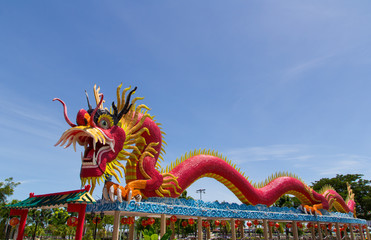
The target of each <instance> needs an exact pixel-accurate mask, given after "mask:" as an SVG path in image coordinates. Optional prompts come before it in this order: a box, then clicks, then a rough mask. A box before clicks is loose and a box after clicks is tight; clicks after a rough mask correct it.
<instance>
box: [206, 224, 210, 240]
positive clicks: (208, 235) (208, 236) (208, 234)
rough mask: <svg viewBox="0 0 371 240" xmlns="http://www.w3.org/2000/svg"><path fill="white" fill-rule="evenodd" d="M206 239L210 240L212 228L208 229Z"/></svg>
mask: <svg viewBox="0 0 371 240" xmlns="http://www.w3.org/2000/svg"><path fill="white" fill-rule="evenodd" d="M206 239H210V227H208V228H206Z"/></svg>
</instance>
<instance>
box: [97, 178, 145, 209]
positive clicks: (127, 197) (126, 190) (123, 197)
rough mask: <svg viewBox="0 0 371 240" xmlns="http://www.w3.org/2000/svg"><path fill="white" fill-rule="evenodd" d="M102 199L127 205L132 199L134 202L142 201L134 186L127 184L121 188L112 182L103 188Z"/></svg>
mask: <svg viewBox="0 0 371 240" xmlns="http://www.w3.org/2000/svg"><path fill="white" fill-rule="evenodd" d="M103 198H104V199H105V200H110V201H112V202H114V201H116V200H117V201H119V202H123V201H127V203H128V204H129V203H130V201H131V200H132V199H134V200H135V201H136V202H140V201H141V200H142V195H141V192H140V191H139V190H137V189H135V186H132V185H130V184H128V185H127V186H125V187H122V186H120V185H118V184H116V183H113V182H107V183H106V184H105V186H104V188H103Z"/></svg>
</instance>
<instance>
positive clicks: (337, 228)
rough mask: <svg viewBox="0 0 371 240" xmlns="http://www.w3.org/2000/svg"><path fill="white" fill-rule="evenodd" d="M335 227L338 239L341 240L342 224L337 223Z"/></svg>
mask: <svg viewBox="0 0 371 240" xmlns="http://www.w3.org/2000/svg"><path fill="white" fill-rule="evenodd" d="M335 227H336V238H337V239H339V240H340V239H341V234H340V224H339V223H338V222H337V223H335Z"/></svg>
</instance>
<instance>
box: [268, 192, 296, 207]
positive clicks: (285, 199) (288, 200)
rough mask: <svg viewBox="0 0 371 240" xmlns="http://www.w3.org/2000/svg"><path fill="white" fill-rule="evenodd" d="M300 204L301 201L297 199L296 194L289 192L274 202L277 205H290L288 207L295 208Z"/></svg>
mask: <svg viewBox="0 0 371 240" xmlns="http://www.w3.org/2000/svg"><path fill="white" fill-rule="evenodd" d="M299 205H301V202H300V201H299V199H297V198H296V197H294V196H290V195H287V194H285V195H283V196H281V197H280V198H279V199H278V200H277V201H276V202H275V203H274V206H275V207H288V208H291V207H294V208H297V207H298V206H299Z"/></svg>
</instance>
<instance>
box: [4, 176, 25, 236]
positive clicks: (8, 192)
mask: <svg viewBox="0 0 371 240" xmlns="http://www.w3.org/2000/svg"><path fill="white" fill-rule="evenodd" d="M19 184H20V183H19V182H14V181H13V178H12V177H10V178H7V179H5V181H4V182H0V239H3V238H4V237H5V236H4V234H5V228H6V226H7V221H8V219H9V209H5V208H3V207H4V206H5V205H6V204H8V197H10V196H12V195H13V193H14V189H15V187H16V186H18V185H19ZM17 202H18V200H13V201H12V202H11V203H12V204H15V203H17Z"/></svg>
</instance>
